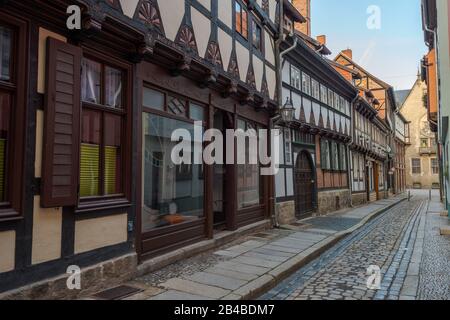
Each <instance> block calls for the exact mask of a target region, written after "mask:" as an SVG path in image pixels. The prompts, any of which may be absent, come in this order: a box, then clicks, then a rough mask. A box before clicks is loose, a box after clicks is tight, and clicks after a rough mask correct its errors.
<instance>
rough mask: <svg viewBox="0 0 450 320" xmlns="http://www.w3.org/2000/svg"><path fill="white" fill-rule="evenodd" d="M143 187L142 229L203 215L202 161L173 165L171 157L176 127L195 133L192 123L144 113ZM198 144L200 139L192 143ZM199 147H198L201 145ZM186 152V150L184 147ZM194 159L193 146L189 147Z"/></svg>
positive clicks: (182, 221) (199, 144)
mask: <svg viewBox="0 0 450 320" xmlns="http://www.w3.org/2000/svg"><path fill="white" fill-rule="evenodd" d="M143 129H144V130H143V132H144V137H143V159H142V161H143V166H144V191H143V203H142V231H143V232H146V231H150V230H153V229H155V228H160V227H165V226H171V225H175V224H179V223H184V222H190V221H195V220H197V219H198V218H199V217H202V216H203V201H204V178H203V171H202V165H201V164H182V165H175V164H174V163H173V162H172V159H171V153H172V149H173V148H174V147H175V146H176V144H177V143H176V142H172V141H171V135H172V132H173V131H174V130H175V129H186V130H188V131H189V132H190V134H191V137H194V126H193V125H192V124H189V123H186V122H182V121H178V120H174V119H168V118H164V117H160V116H156V115H150V114H144V115H143ZM193 145H197V146H199V147H200V148H201V141H198V142H195V141H192V146H193ZM200 151H201V149H200ZM186 152H187V151H186ZM190 154H191V157H190V158H191V159H194V154H195V153H194V148H191V152H190Z"/></svg>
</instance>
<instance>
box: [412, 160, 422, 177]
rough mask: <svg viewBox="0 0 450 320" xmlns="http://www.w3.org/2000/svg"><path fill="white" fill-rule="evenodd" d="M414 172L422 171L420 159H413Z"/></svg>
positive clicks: (419, 172)
mask: <svg viewBox="0 0 450 320" xmlns="http://www.w3.org/2000/svg"><path fill="white" fill-rule="evenodd" d="M411 168H412V174H421V173H422V164H421V160H420V159H411Z"/></svg>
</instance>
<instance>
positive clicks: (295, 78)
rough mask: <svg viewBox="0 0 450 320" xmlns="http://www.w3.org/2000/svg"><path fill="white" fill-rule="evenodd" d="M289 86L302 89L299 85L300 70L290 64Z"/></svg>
mask: <svg viewBox="0 0 450 320" xmlns="http://www.w3.org/2000/svg"><path fill="white" fill-rule="evenodd" d="M291 86H293V87H294V88H296V89H298V90H302V87H301V72H300V70H299V69H297V68H296V67H294V66H291Z"/></svg>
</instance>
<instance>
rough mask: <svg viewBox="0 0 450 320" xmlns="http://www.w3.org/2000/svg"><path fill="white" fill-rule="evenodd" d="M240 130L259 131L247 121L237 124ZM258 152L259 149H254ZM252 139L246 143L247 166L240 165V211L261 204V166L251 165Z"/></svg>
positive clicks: (238, 186) (238, 198)
mask: <svg viewBox="0 0 450 320" xmlns="http://www.w3.org/2000/svg"><path fill="white" fill-rule="evenodd" d="M237 128H238V129H242V130H244V131H248V130H252V129H253V130H257V127H256V126H254V125H253V124H251V123H250V122H247V121H245V120H242V119H239V120H238V124H237ZM254 149H256V150H254V151H255V152H258V150H257V148H254ZM250 150H251V148H250V139H247V138H246V142H245V157H246V159H247V160H246V164H239V165H237V166H238V182H237V201H238V210H240V209H244V208H248V207H253V206H256V205H259V204H260V203H261V187H262V184H261V181H260V171H259V170H260V166H259V164H250V163H249V162H250V161H249V159H250V157H251V155H250Z"/></svg>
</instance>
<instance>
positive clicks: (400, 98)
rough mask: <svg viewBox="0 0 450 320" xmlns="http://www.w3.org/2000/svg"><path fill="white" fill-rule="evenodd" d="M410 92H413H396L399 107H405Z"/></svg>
mask: <svg viewBox="0 0 450 320" xmlns="http://www.w3.org/2000/svg"><path fill="white" fill-rule="evenodd" d="M410 92H411V90H397V91H395V100H396V101H397V105H398V106H399V107H401V106H403V104H404V103H405V101H406V99H407V98H408V96H409V93H410Z"/></svg>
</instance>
